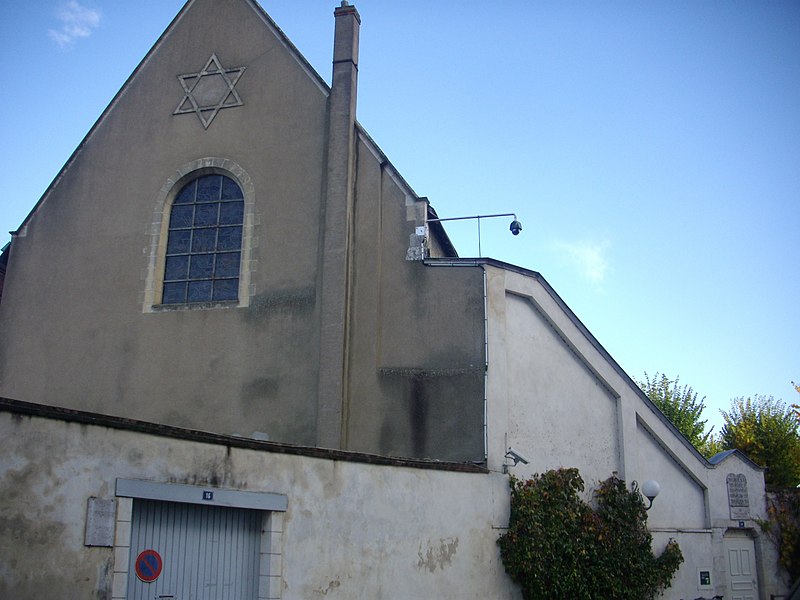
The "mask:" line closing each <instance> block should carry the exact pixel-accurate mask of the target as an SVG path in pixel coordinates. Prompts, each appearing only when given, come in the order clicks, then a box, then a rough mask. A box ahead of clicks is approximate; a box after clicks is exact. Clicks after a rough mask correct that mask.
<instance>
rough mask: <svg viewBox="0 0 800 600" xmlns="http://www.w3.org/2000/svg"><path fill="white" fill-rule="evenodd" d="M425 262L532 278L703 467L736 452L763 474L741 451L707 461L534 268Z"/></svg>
mask: <svg viewBox="0 0 800 600" xmlns="http://www.w3.org/2000/svg"><path fill="white" fill-rule="evenodd" d="M424 262H425V264H429V265H437V266H442V265H447V264H452V265H453V266H480V267H482V266H484V265H487V266H491V267H495V268H498V269H503V270H505V271H511V272H514V273H518V274H520V275H523V276H524V277H530V278H531V279H535V280H536V281H537V282H538V283H539V284H540V285H541V286H542V287H543V288H544V289H545V291H546V292H547V293H548V294H549V295H550V297H551V298H552V299H553V301H554V302H555V303H556V304H557V305H558V306H559V308H561V310H562V311H563V312H564V314H565V315H566V316H567V317H568V318H569V319H570V321H572V323H573V325H575V327H576V328H577V329H578V331H580V332H581V334H582V335H583V336H584V337H585V338H586V339H587V341H588V342H589V343H590V344H591V345H592V346H593V347H594V349H595V350H597V352H598V353H599V354H600V355H601V356H602V357H603V358H604V359H605V361H606V362H607V363H608V364H609V365H610V366H611V368H612V369H614V371H616V373H617V374H618V375H619V376H620V377H621V378H622V380H623V381H625V382H626V383H627V384H628V387H630V388H631V389H632V390H634V392H635V393H636V394H637V395H638V396H639V399H640V400H642V402H644V404H645V406H647V407H648V408H650V410H651V411H652V412H653V414H654V415H655V416H656V417H657V418H658V419H660V420H661V422H662V423H664V425H665V426H666V427H667V428H668V429H670V430H671V431H672V432H673V433H674V434H675V435H676V437H677V438H678V439H679V440H680V441H681V442H682V443H683V445H684V446H686V448H688V449H689V451H690V452H692V454H694V455H695V457H696V458H698V459H699V460H700V462H701V464H703V465H704V466H705V467H706V468H710V469H714V468H716V467H717V465H719V464H720V463H722V462H723V461H724V460H725V459H726V458H728V456H730V454H732V453H734V452H736V453H738V454H739V456H741V457H742V458H743V459H744V460H745V461H747V462H748V463H749V464H751V465H752V466H753V468H754V469H757V470H761V471H763V470H764V468H763V467H760V466H758V465H757V464H756V463H754V462H753V461H752V460H750V459H749V458H748V457H747V456H746V455H745V454H744V453H743V452H741V451H740V450H731V451H729V453H728V454H725V453H722V454H725V456H722V457H720V458H719V459H718V460H717V461H715V462H712V461H710V460H709V459H707V458H706V457H705V456H703V455H702V454H701V453H700V451H699V450H698V449H697V448H695V447H694V444H692V443H691V442H690V441H689V440H688V439H687V438H686V436H685V435H683V433H681V431H680V430H679V429H678V428H677V427H676V426H675V424H674V423H673V422H672V421H670V420H669V418H668V417H667V416H666V415H665V414H664V413H663V412H662V411H661V409H660V408H658V406H656V405H655V404H654V403H653V401H652V400H650V398H648V397H647V394H645V393H644V392H643V391H642V389H641V388H640V387H639V385H638V384H637V383H636V382H635V381H634V380H633V378H631V376H630V375H628V374H627V373H626V372H625V370H624V369H623V368H622V367H621V366H620V365H619V363H617V361H616V360H614V358H613V357H612V356H611V354H609V353H608V351H607V350H606V349H605V348H604V347H603V345H602V344H601V343H600V342H599V341H598V339H597V338H596V337H594V335H593V334H592V332H591V331H589V329H588V328H587V327H586V325H584V324H583V322H582V321H581V320H580V319H579V318H578V316H577V315H576V314H575V313H574V312H573V311H572V309H571V308H570V307H569V306H568V305H567V303H566V302H564V300H563V298H561V296H559V295H558V292H556V291H555V289H553V287H552V286H551V285H550V284H549V283H548V282H547V280H546V279H545V278H544V277H543V276H542V274H541V273H539V272H538V271H533V270H531V269H526V268H525V267H520V266H517V265H513V264H511V263H507V262H503V261H500V260H496V259H493V258H457V259H451V258H430V259H426V260H425V261H424ZM717 456H720V455H717ZM712 458H716V456H715V457H712Z"/></svg>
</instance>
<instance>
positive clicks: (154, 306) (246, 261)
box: [142, 157, 257, 313]
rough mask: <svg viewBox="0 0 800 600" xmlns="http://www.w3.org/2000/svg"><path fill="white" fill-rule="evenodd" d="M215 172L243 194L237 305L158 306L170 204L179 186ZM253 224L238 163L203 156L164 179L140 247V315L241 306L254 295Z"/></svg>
mask: <svg viewBox="0 0 800 600" xmlns="http://www.w3.org/2000/svg"><path fill="white" fill-rule="evenodd" d="M212 173H217V174H220V175H225V176H227V177H231V178H232V179H233V180H234V181H235V182H236V183H237V184H238V185H239V187H240V188H241V190H242V193H243V194H244V222H243V225H242V258H241V264H240V268H239V301H238V302H230V301H229V302H205V303H198V304H169V305H162V304H161V294H162V291H163V283H164V264H165V257H166V250H167V238H168V236H169V217H170V213H171V210H172V202H173V200H174V199H175V196H176V195H177V194H178V192H179V191H180V190H181V189H182V188H183V186H184V185H185V184H186V183H188V182H189V181H191V180H192V179H194V178H196V177H199V176H202V175H209V174H212ZM254 225H255V188H254V186H253V180H252V178H251V177H250V175H249V174H248V173H247V171H245V170H244V169H243V168H242V167H241V166H240V165H239V164H238V163H236V162H235V161H233V160H231V159H228V158H217V157H205V158H198V159H197V160H193V161H192V162H190V163H187V164H185V165H183V166H182V167H180V168H179V169H178V170H176V171H175V173H173V175H172V176H171V177H169V178H168V179H167V181H166V182H165V183H164V185H163V186H162V187H161V190H159V193H158V198H157V199H156V204H155V208H154V210H153V218H152V221H151V223H150V226H149V228H148V231H147V236H148V245H147V246H146V247H145V248H144V254H145V256H146V258H147V266H146V268H145V271H144V273H143V278H144V280H145V289H144V293H143V297H142V312H145V313H153V312H163V311H168V310H187V309H189V310H191V309H198V308H224V307H229V306H239V307H245V306H249V305H250V298H251V297H252V296H253V295H254V294H255V289H253V285H252V284H251V273H252V272H253V271H254V270H255V264H254V263H255V261H254V260H253V259H252V249H253V248H254V247H255V246H256V241H257V240H256V238H255V237H254V235H253V228H254Z"/></svg>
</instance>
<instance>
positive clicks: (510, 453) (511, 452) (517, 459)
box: [503, 446, 530, 473]
mask: <svg viewBox="0 0 800 600" xmlns="http://www.w3.org/2000/svg"><path fill="white" fill-rule="evenodd" d="M505 458H507V459H508V460H512V461H514V464H511V465H509V464H506V463H503V473H508V469H509V467H516V466H517V463H522V464H523V465H527V464H528V463H529V462H530V461H529V460H528V459H527V458H525V457H524V456H523V455H522V454H520V452H519V451H518V450H515V449H514V448H512V447H510V446H509V448H508V450H506V454H505Z"/></svg>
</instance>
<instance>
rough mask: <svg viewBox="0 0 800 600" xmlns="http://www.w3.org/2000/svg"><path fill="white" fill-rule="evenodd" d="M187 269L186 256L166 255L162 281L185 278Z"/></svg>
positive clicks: (187, 259)
mask: <svg viewBox="0 0 800 600" xmlns="http://www.w3.org/2000/svg"><path fill="white" fill-rule="evenodd" d="M188 271H189V257H188V256H168V257H167V265H166V267H165V268H164V281H176V280H178V279H186V274H187V273H188Z"/></svg>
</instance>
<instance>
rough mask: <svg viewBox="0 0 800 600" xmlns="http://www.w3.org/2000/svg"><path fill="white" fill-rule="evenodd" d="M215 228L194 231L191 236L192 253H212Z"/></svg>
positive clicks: (215, 234) (215, 235) (215, 233)
mask: <svg viewBox="0 0 800 600" xmlns="http://www.w3.org/2000/svg"><path fill="white" fill-rule="evenodd" d="M216 237H217V228H216V227H213V228H210V229H195V230H194V232H193V235H192V252H213V251H214V242H215V241H216Z"/></svg>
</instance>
